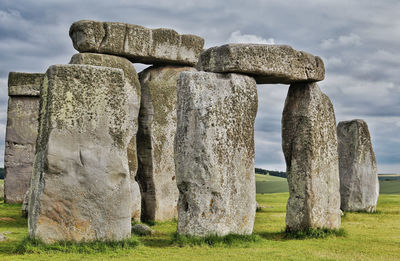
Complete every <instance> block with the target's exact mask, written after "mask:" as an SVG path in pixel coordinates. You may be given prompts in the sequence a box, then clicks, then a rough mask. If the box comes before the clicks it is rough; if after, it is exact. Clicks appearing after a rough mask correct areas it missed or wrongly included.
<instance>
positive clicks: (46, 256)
mask: <svg viewBox="0 0 400 261" xmlns="http://www.w3.org/2000/svg"><path fill="white" fill-rule="evenodd" d="M287 198H288V194H287V193H274V194H264V195H261V194H258V195H257V201H258V203H259V205H260V206H261V207H262V209H261V211H260V212H257V214H256V222H255V226H254V234H255V235H256V236H257V238H259V240H256V241H255V242H247V241H244V242H243V243H242V244H240V243H239V244H236V245H233V246H228V245H223V244H222V245H218V246H215V247H209V246H204V245H203V246H193V247H191V246H184V247H180V245H179V244H177V243H176V242H174V241H173V238H174V233H175V231H176V223H175V222H166V223H160V224H155V225H154V226H153V229H154V230H156V231H157V234H155V235H153V236H146V237H141V238H139V241H140V244H139V246H137V247H133V248H128V249H116V250H112V251H110V250H108V251H102V252H99V253H91V254H80V253H79V252H78V253H77V252H73V253H60V252H51V251H40V249H39V250H37V252H41V253H33V254H24V255H21V254H15V253H14V251H15V250H14V249H15V247H16V246H18V244H19V243H20V242H21V241H22V240H23V239H24V238H25V237H26V235H27V228H26V220H25V219H22V218H20V205H9V204H4V203H2V202H1V203H0V233H1V232H4V231H9V232H11V233H10V234H7V235H6V236H7V237H9V239H8V240H7V241H5V242H0V260H109V259H112V260H191V261H192V260H400V233H399V231H400V204H399V203H400V195H381V196H380V198H379V202H378V213H377V214H365V213H346V215H345V216H344V217H343V219H342V227H343V228H344V230H345V231H346V234H347V235H346V236H345V237H334V236H333V237H328V238H323V239H305V240H295V239H291V240H287V239H285V238H284V234H283V233H282V230H283V229H284V227H285V207H286V200H287Z"/></svg>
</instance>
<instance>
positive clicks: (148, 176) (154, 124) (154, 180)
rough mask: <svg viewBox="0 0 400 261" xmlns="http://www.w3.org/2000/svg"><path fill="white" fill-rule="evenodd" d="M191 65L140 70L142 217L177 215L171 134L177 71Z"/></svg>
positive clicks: (173, 124) (139, 135)
mask: <svg viewBox="0 0 400 261" xmlns="http://www.w3.org/2000/svg"><path fill="white" fill-rule="evenodd" d="M183 71H196V70H195V69H194V68H191V67H182V66H180V67H178V66H159V67H154V66H153V67H150V68H147V69H146V70H144V71H143V72H141V73H140V83H141V87H142V100H141V103H142V105H141V107H140V116H139V131H138V159H139V170H138V175H137V180H138V181H139V184H140V186H141V193H142V202H143V203H142V204H143V208H142V209H143V213H142V217H143V219H144V220H157V221H165V220H170V219H173V218H176V217H177V215H178V210H177V203H178V196H179V192H178V188H177V186H176V179H175V163H174V138H175V133H176V106H177V101H176V99H177V98H176V85H177V81H178V76H179V73H181V72H183Z"/></svg>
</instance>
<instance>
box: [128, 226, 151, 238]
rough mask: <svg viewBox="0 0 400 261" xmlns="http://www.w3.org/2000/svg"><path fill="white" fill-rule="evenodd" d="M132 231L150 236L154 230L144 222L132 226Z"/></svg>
mask: <svg viewBox="0 0 400 261" xmlns="http://www.w3.org/2000/svg"><path fill="white" fill-rule="evenodd" d="M132 233H133V234H136V235H139V236H150V235H152V234H154V230H153V229H151V228H150V227H149V226H147V225H145V224H136V225H134V226H132Z"/></svg>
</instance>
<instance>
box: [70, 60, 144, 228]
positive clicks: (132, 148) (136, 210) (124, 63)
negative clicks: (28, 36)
mask: <svg viewBox="0 0 400 261" xmlns="http://www.w3.org/2000/svg"><path fill="white" fill-rule="evenodd" d="M69 63H70V64H87V65H95V66H103V67H111V68H118V69H122V70H123V71H124V76H125V81H126V82H127V84H129V85H130V86H131V88H132V90H133V92H134V95H133V98H134V99H135V100H134V106H133V107H132V110H131V111H130V113H131V114H132V115H134V116H135V122H134V126H133V128H132V131H133V132H134V133H135V135H134V136H133V137H132V139H131V141H130V143H129V145H128V160H129V171H130V178H131V183H132V184H131V198H132V204H133V205H132V206H131V208H132V219H134V220H136V221H140V212H141V203H140V202H141V197H140V191H139V185H138V184H137V182H136V180H135V177H136V174H137V168H138V166H137V151H136V150H137V148H136V133H137V130H138V117H139V109H140V83H139V78H138V74H137V73H136V70H135V68H134V67H133V65H132V63H131V62H130V61H129V60H127V59H126V58H123V57H118V56H113V55H107V54H95V53H78V54H75V55H74V56H72V58H71V61H70V62H69Z"/></svg>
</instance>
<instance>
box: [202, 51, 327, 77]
mask: <svg viewBox="0 0 400 261" xmlns="http://www.w3.org/2000/svg"><path fill="white" fill-rule="evenodd" d="M197 69H198V70H199V71H208V72H217V73H242V74H247V75H250V76H252V77H254V79H255V80H256V82H257V83H258V84H267V83H283V84H290V83H296V82H315V81H321V80H323V79H324V76H325V68H324V63H323V61H322V59H321V58H320V57H318V56H314V55H312V54H309V53H306V52H303V51H296V50H295V49H293V48H292V47H290V46H287V45H267V44H226V45H222V46H217V47H212V48H210V49H207V50H205V51H203V52H202V53H201V55H200V59H199V62H198V64H197Z"/></svg>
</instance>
